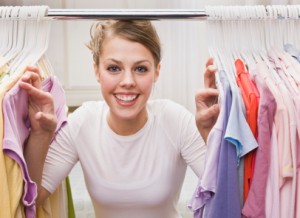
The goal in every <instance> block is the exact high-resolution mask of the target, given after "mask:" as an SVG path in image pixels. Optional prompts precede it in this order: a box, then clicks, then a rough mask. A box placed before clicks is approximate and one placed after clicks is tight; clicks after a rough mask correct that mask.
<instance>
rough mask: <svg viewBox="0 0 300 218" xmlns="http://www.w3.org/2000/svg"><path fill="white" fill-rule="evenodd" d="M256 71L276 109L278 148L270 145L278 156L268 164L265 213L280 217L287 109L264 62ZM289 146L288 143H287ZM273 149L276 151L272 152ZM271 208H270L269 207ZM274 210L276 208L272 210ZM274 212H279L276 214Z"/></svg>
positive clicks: (287, 134) (286, 134)
mask: <svg viewBox="0 0 300 218" xmlns="http://www.w3.org/2000/svg"><path fill="white" fill-rule="evenodd" d="M257 68H258V71H259V72H260V74H261V75H262V76H263V77H264V80H265V82H266V84H267V86H268V88H269V90H270V91H271V93H272V94H273V96H274V98H275V100H276V104H277V108H276V112H275V119H274V121H275V126H276V138H277V139H276V140H277V142H278V147H275V146H273V145H271V153H274V154H278V156H273V155H271V162H270V169H269V170H270V173H269V177H272V175H273V177H272V179H268V182H267V187H268V189H267V190H269V192H268V191H267V193H266V202H272V203H271V204H267V203H266V211H274V214H273V216H271V217H272V218H273V217H278V218H279V217H281V216H280V213H279V212H280V210H281V206H282V205H281V200H280V188H281V187H282V186H283V185H284V181H285V180H284V174H285V175H286V174H287V172H284V171H283V168H284V167H283V153H284V151H283V150H284V149H285V146H283V145H285V143H286V142H287V141H289V139H288V140H287V139H286V138H287V137H289V128H288V112H287V108H286V106H285V104H284V101H283V98H282V95H281V93H280V92H279V91H278V89H277V87H276V85H275V83H274V79H273V78H272V77H271V72H269V69H268V67H267V65H266V64H265V63H264V62H260V63H258V65H257ZM288 144H289V143H288ZM274 149H278V150H277V151H273V150H274ZM290 175H292V170H290ZM270 206H271V207H270ZM274 208H276V209H275V210H274ZM276 210H279V211H278V213H277V212H276Z"/></svg>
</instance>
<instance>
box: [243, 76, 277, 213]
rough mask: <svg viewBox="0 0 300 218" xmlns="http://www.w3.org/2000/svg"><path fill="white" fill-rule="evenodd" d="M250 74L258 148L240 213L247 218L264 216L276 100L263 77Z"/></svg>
mask: <svg viewBox="0 0 300 218" xmlns="http://www.w3.org/2000/svg"><path fill="white" fill-rule="evenodd" d="M251 74H253V75H254V81H255V84H256V86H257V88H258V90H259V93H260V102H259V109H258V120H257V122H258V129H257V130H258V134H257V142H258V149H257V154H256V165H255V168H254V174H253V182H252V185H251V188H250V190H249V195H248V198H247V199H246V202H245V204H244V207H243V210H242V213H243V215H244V216H245V217H249V218H250V217H253V218H254V217H255V218H266V213H265V210H266V208H265V201H266V185H267V178H268V174H269V167H270V154H271V136H272V127H273V122H274V116H275V110H276V102H275V99H274V97H273V95H272V93H271V92H270V90H269V89H268V87H267V85H266V83H265V82H264V78H263V77H261V76H260V74H259V73H258V72H256V71H254V72H251Z"/></svg>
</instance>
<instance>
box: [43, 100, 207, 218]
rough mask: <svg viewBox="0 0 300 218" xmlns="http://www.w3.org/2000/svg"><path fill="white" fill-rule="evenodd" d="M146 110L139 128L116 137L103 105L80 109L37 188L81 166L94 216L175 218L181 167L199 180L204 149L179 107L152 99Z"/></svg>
mask: <svg viewBox="0 0 300 218" xmlns="http://www.w3.org/2000/svg"><path fill="white" fill-rule="evenodd" d="M147 110H148V120H147V122H146V124H145V125H144V127H142V129H140V130H139V131H138V132H137V133H135V134H133V135H130V136H120V135H117V134H116V133H114V132H113V131H112V130H111V129H110V127H109V125H108V124H107V121H106V116H107V113H108V111H109V108H108V106H107V105H106V103H105V102H102V101H100V102H87V103H85V104H83V106H81V107H80V108H79V109H77V110H76V111H75V112H73V113H72V114H71V115H70V116H69V119H68V123H67V125H65V126H64V127H63V128H62V129H61V130H60V131H59V132H58V134H57V136H56V137H55V140H54V141H53V143H52V145H51V146H50V149H49V152H48V155H47V158H46V162H45V167H44V174H43V182H42V186H43V187H45V188H46V189H47V190H48V191H50V192H53V191H54V190H55V188H56V187H57V185H58V184H59V183H60V182H61V181H62V179H64V178H65V177H66V176H67V175H68V174H69V172H70V170H71V169H72V167H73V166H74V164H75V163H76V162H77V161H80V164H81V167H82V169H83V173H84V176H85V181H86V185H87V189H88V191H89V194H90V196H91V199H92V202H93V205H94V209H95V213H96V216H97V217H106V218H111V217H113V218H118V217H122V218H123V217H131V218H135V217H139V218H148V217H149V218H150V217H151V218H152V217H158V218H160V217H161V218H175V217H180V215H179V212H178V210H177V202H178V198H179V194H180V189H181V186H182V183H183V179H184V175H185V171H186V167H187V165H190V166H191V168H192V169H193V170H194V172H195V173H196V174H197V175H198V176H200V175H202V173H203V168H204V161H205V153H206V146H205V144H204V141H203V140H202V138H201V136H200V134H199V132H198V130H197V128H196V124H195V118H194V116H193V115H192V114H191V113H190V112H188V111H187V110H186V109H185V108H184V107H182V106H180V105H178V104H176V103H174V102H172V101H169V100H154V101H150V102H149V103H148V105H147Z"/></svg>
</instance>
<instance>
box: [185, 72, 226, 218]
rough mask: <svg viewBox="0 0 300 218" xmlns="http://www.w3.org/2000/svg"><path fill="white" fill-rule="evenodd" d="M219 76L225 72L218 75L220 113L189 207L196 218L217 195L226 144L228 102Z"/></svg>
mask: <svg viewBox="0 0 300 218" xmlns="http://www.w3.org/2000/svg"><path fill="white" fill-rule="evenodd" d="M219 74H225V72H224V71H220V72H217V73H216V82H217V86H218V91H219V104H220V113H219V116H218V119H217V121H216V124H215V125H214V126H213V128H212V130H211V131H210V133H209V135H208V138H207V143H206V144H207V153H206V163H205V169H204V172H203V175H202V177H201V178H200V179H199V183H198V186H197V189H196V191H195V192H194V194H193V197H192V199H191V200H190V202H189V205H188V207H189V208H190V209H191V210H192V211H193V213H194V217H195V218H198V217H202V216H203V210H204V207H205V205H206V204H207V203H208V202H209V201H210V200H211V198H212V197H213V195H214V194H215V192H216V187H217V177H218V166H219V156H220V155H219V154H220V147H221V144H222V143H224V135H225V128H226V124H227V116H226V108H225V105H226V101H227V100H226V95H225V92H224V89H225V88H224V87H223V82H221V81H220V76H219ZM221 77H223V76H221ZM225 82H226V81H224V83H225ZM225 85H226V84H225ZM228 86H229V84H228ZM228 86H227V87H226V89H227V88H228ZM225 91H226V90H225ZM228 101H230V99H228Z"/></svg>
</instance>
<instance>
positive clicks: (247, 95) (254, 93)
mask: <svg viewBox="0 0 300 218" xmlns="http://www.w3.org/2000/svg"><path fill="white" fill-rule="evenodd" d="M235 68H236V74H237V78H236V82H237V84H238V86H239V88H240V90H241V93H242V98H243V101H244V104H245V109H246V120H247V122H248V124H249V126H250V129H251V131H252V133H253V135H254V137H255V138H257V114H258V103H259V93H258V90H257V88H256V86H255V84H254V83H253V82H252V80H251V78H250V75H249V72H248V71H247V70H246V68H245V65H244V63H243V61H242V60H241V59H237V60H236V61H235ZM255 156H256V149H255V150H253V151H252V152H250V153H248V154H247V155H246V156H245V162H244V163H245V165H244V202H245V201H246V199H247V197H248V193H249V190H250V186H251V183H252V178H253V174H254V167H255Z"/></svg>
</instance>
